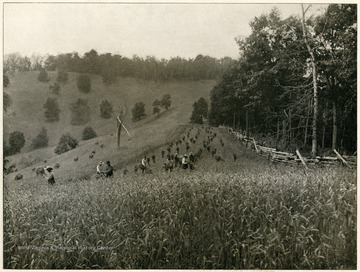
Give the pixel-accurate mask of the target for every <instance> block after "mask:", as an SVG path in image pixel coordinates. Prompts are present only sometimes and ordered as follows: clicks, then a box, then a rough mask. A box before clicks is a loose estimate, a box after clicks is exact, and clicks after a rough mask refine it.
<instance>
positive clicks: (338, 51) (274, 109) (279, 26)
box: [209, 4, 357, 152]
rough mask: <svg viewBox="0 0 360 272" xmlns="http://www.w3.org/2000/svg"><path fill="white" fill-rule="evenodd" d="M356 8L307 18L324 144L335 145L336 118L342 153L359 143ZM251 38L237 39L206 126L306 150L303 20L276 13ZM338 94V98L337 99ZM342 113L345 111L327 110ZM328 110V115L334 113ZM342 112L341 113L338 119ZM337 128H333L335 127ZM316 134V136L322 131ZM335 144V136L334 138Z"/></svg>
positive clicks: (308, 119)
mask: <svg viewBox="0 0 360 272" xmlns="http://www.w3.org/2000/svg"><path fill="white" fill-rule="evenodd" d="M356 20H357V16H356V5H337V4H335V5H329V7H328V8H327V11H326V12H325V14H321V15H319V16H318V17H316V18H315V17H311V18H310V19H308V21H307V25H308V32H310V35H309V37H308V40H309V43H310V46H311V47H312V48H314V51H315V52H314V54H315V59H316V61H317V63H316V67H317V68H318V69H319V77H318V82H317V84H318V86H319V88H320V90H321V92H319V111H320V112H319V116H322V117H321V118H320V119H321V120H319V122H318V125H317V126H322V130H319V129H317V130H318V131H319V132H320V131H321V134H322V135H320V137H317V138H318V141H320V139H323V140H322V141H323V143H322V146H323V147H326V146H328V147H329V146H331V140H332V139H331V137H329V136H328V135H329V131H330V129H331V128H330V126H329V125H327V124H331V122H332V121H333V119H334V118H336V120H338V124H339V128H338V131H342V135H343V139H342V142H341V143H342V147H341V148H342V149H345V150H347V151H348V152H354V151H355V146H356V138H357V137H356V132H355V130H354V129H353V126H354V124H355V123H356V114H355V112H356V91H355V90H356V74H357V72H356V67H357V64H356V58H354V57H352V56H354V55H356V45H357V43H356V40H357V31H356V30H357V26H356V22H357V21H356ZM250 26H251V29H252V33H251V34H250V36H248V37H247V38H245V39H238V40H237V43H238V45H239V50H240V53H241V54H240V58H239V60H238V61H237V63H236V64H235V65H232V66H231V68H230V69H228V70H227V72H226V73H225V74H224V75H223V77H222V79H221V80H219V83H218V84H217V86H215V88H214V89H213V90H212V91H211V98H210V111H209V123H210V124H212V125H220V124H226V125H228V126H235V127H237V128H242V129H245V127H246V124H248V126H249V130H250V131H252V132H254V133H271V134H272V135H273V136H274V137H276V138H277V141H278V142H280V141H281V142H284V143H285V144H286V145H288V146H289V145H291V143H292V142H293V143H303V145H304V146H306V145H307V143H308V141H307V135H309V134H310V133H309V131H310V129H315V128H314V127H313V126H310V125H309V124H311V123H312V119H313V117H312V115H311V114H310V112H312V110H313V104H312V96H313V94H312V93H313V91H312V85H313V84H312V80H311V67H310V66H309V65H308V59H309V55H308V52H307V49H306V46H305V44H304V38H303V33H302V27H301V21H300V19H299V18H298V17H289V18H286V19H282V18H281V17H280V14H279V12H278V11H277V10H276V9H275V10H273V11H272V12H271V13H270V14H268V15H261V16H259V17H256V18H255V19H254V20H253V21H252V22H251V23H250ZM340 94H341V95H340ZM329 103H332V104H334V105H333V107H332V106H331V107H330V109H336V108H338V109H339V108H342V109H344V108H345V109H346V110H345V111H341V113H339V112H340V111H339V110H338V111H337V112H338V113H336V112H335V110H333V111H332V112H331V111H330V110H328V108H329V106H327V105H328V104H329ZM329 112H330V113H331V115H330V114H329ZM336 115H337V116H336ZM334 131H335V129H334ZM318 134H319V133H318ZM335 140H336V139H335Z"/></svg>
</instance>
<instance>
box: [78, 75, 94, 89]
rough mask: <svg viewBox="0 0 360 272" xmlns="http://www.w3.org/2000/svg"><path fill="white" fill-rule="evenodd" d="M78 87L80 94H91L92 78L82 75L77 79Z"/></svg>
mask: <svg viewBox="0 0 360 272" xmlns="http://www.w3.org/2000/svg"><path fill="white" fill-rule="evenodd" d="M77 86H78V89H79V91H80V92H83V93H89V92H90V90H91V81H90V77H89V76H88V75H85V74H81V75H79V76H78V77H77Z"/></svg>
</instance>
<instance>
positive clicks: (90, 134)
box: [82, 126, 97, 140]
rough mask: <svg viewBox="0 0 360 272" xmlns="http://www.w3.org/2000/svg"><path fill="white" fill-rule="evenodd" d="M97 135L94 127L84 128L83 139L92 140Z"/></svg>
mask: <svg viewBox="0 0 360 272" xmlns="http://www.w3.org/2000/svg"><path fill="white" fill-rule="evenodd" d="M96 136H97V134H96V132H95V130H94V129H93V128H92V127H90V126H89V127H86V128H84V130H83V132H82V139H83V140H90V139H93V138H95V137H96Z"/></svg>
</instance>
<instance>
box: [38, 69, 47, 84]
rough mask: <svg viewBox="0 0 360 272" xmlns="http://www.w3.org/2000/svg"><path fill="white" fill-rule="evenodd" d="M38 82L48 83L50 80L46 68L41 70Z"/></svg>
mask: <svg viewBox="0 0 360 272" xmlns="http://www.w3.org/2000/svg"><path fill="white" fill-rule="evenodd" d="M38 80H39V81H41V82H48V81H49V78H48V73H47V72H46V70H45V68H41V70H40V72H39V75H38Z"/></svg>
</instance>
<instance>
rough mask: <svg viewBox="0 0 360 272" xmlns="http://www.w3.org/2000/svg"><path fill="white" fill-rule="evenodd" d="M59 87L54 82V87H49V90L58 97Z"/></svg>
mask: <svg viewBox="0 0 360 272" xmlns="http://www.w3.org/2000/svg"><path fill="white" fill-rule="evenodd" d="M60 89H61V87H60V85H59V84H58V83H57V82H55V83H54V85H50V86H49V90H50V91H52V92H53V93H54V94H56V95H59V94H60Z"/></svg>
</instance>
